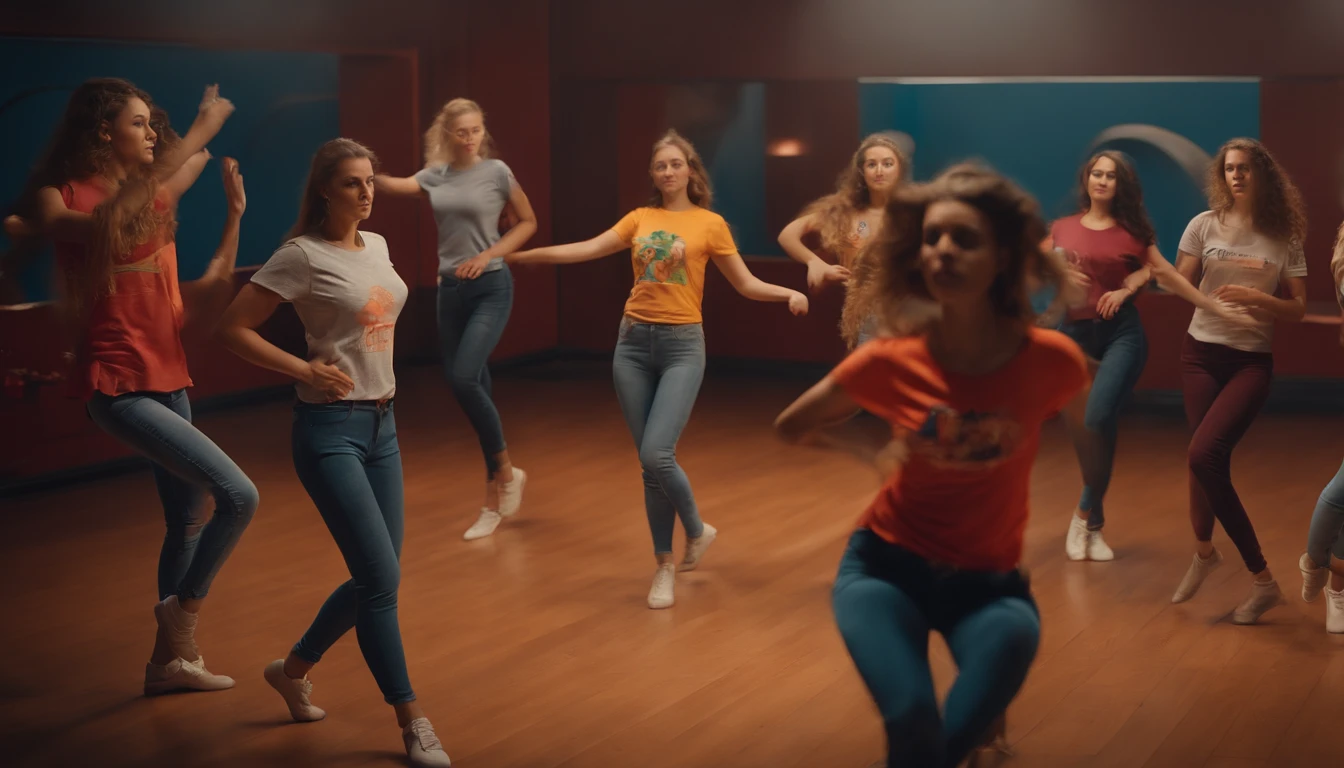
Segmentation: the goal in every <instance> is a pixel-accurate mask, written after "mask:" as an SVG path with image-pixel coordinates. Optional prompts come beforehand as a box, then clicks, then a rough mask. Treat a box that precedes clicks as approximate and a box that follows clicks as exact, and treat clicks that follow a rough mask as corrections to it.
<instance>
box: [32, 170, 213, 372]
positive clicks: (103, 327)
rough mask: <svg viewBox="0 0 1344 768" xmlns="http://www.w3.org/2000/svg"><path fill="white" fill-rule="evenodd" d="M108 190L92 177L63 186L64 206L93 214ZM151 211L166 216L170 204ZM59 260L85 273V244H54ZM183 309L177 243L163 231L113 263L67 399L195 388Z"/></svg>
mask: <svg viewBox="0 0 1344 768" xmlns="http://www.w3.org/2000/svg"><path fill="white" fill-rule="evenodd" d="M110 196H111V191H110V190H109V189H108V188H107V187H106V186H104V185H103V184H101V183H99V182H98V181H96V180H93V179H84V180H79V181H72V182H69V183H68V184H66V185H65V186H64V187H62V188H61V199H62V200H64V201H65V207H66V208H69V209H70V210H72V211H79V212H81V213H93V210H94V209H95V208H96V207H98V206H99V205H101V204H102V203H103V202H104V201H105V200H107V198H108V197H110ZM153 204H154V206H155V207H156V208H158V209H159V210H160V211H161V212H166V211H167V204H166V203H164V202H163V201H162V200H160V199H156V200H154V203H153ZM55 250H56V258H57V260H58V262H59V263H60V265H61V268H62V271H63V272H65V273H67V274H69V273H71V272H72V271H75V270H79V269H83V268H84V260H85V259H86V258H87V249H86V247H85V246H83V245H80V244H76V243H67V242H57V243H56V249H55ZM184 322H185V312H184V308H183V306H182V293H181V290H180V288H179V286H178V281H177V244H176V243H174V242H173V239H172V236H171V234H169V233H167V232H161V233H158V234H156V235H155V236H153V237H151V238H150V239H149V241H148V242H146V243H144V244H142V245H140V246H138V247H136V248H135V249H134V250H133V251H131V252H130V253H128V254H124V255H122V256H119V257H118V258H116V259H115V260H114V261H113V264H112V270H111V275H109V282H108V285H107V291H106V293H105V294H104V295H102V296H100V297H99V298H98V299H97V300H95V301H94V302H93V304H92V305H91V306H90V307H89V312H88V317H87V319H86V325H85V326H84V327H83V328H81V329H80V334H81V335H80V338H79V345H78V347H77V348H76V350H75V361H74V369H73V370H72V371H71V375H70V379H69V389H68V391H69V394H70V395H71V396H73V397H78V398H81V399H87V398H89V397H91V396H92V395H93V394H94V393H95V392H101V393H103V394H104V395H108V396H109V397H115V396H117V395H123V394H126V393H128V392H175V391H177V390H179V389H183V388H185V387H189V386H191V383H192V382H191V376H190V375H188V373H187V354H186V352H185V351H184V350H183V348H182V325H183V323H184Z"/></svg>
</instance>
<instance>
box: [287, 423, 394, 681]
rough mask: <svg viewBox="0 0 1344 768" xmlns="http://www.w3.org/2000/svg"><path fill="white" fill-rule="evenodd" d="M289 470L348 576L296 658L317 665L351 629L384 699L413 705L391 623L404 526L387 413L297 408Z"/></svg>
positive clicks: (296, 648) (301, 642)
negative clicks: (310, 502) (332, 541)
mask: <svg viewBox="0 0 1344 768" xmlns="http://www.w3.org/2000/svg"><path fill="white" fill-rule="evenodd" d="M294 467H295V469H296V470H297V472H298V475H299V480H300V481H301V482H302V483H303V486H304V488H305V489H307V491H308V494H309V496H311V497H312V499H313V503H314V504H315V505H316V506H317V509H318V512H319V513H320V514H321V515H322V520H323V522H325V523H326V525H327V529H328V530H329V531H331V536H332V538H333V539H335V541H336V546H337V547H338V548H340V550H341V557H342V558H344V560H345V564H346V567H347V568H349V570H350V576H351V578H350V580H349V581H347V582H345V583H344V584H342V585H341V586H339V587H337V588H336V591H334V592H332V594H331V596H330V597H329V598H327V601H326V602H325V603H324V604H323V605H322V608H321V610H319V611H318V613H317V617H316V618H315V619H313V623H312V625H311V626H310V627H309V628H308V631H307V632H306V633H304V636H303V638H302V639H300V640H299V642H298V644H296V645H295V646H294V655H296V656H298V657H299V658H301V659H303V660H304V661H307V662H308V663H309V664H316V663H317V662H318V661H320V660H321V659H322V654H323V653H325V652H326V650H327V649H328V648H330V647H331V646H332V645H333V644H334V643H335V642H336V641H337V640H339V639H340V638H341V636H342V635H344V634H345V633H346V632H347V631H349V630H350V628H351V627H354V628H355V632H356V635H357V636H358V639H359V649H360V652H361V653H363V655H364V660H365V662H366V663H367V664H368V665H369V671H370V672H372V673H373V679H374V680H375V681H376V682H377V683H378V688H379V689H380V690H381V691H382V694H383V698H384V700H386V701H387V702H388V703H389V704H394V705H395V704H405V703H407V702H411V701H414V700H415V694H414V693H413V692H412V691H411V683H410V678H409V675H408V674H407V671H406V655H405V652H404V651H403V649H402V645H401V630H400V628H399V626H398V623H397V590H398V587H399V586H400V582H401V567H400V565H399V562H398V561H399V558H400V555H401V542H402V535H403V532H404V521H403V514H402V478H401V452H400V450H399V449H398V447H397V434H396V423H395V420H394V418H393V415H392V412H391V411H388V412H387V413H386V414H383V415H379V414H378V413H377V412H376V411H373V410H370V409H363V408H355V409H353V410H352V409H350V408H349V406H317V407H314V406H300V407H299V408H298V409H296V418H295V424H294Z"/></svg>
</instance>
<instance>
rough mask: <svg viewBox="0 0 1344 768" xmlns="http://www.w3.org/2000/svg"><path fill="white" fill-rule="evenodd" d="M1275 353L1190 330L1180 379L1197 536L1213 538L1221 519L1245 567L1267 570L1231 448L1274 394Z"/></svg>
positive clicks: (1235, 445) (1184, 349)
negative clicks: (1236, 481) (1206, 338)
mask: <svg viewBox="0 0 1344 768" xmlns="http://www.w3.org/2000/svg"><path fill="white" fill-rule="evenodd" d="M1273 376H1274V356H1273V355H1272V354H1270V353H1268V352H1243V351H1241V350H1239V349H1233V348H1232V347H1227V346H1223V345H1222V344H1209V343H1206V342H1203V341H1198V340H1196V339H1195V338H1194V337H1192V336H1190V335H1189V334H1186V337H1185V344H1184V346H1183V347H1182V349H1181V382H1182V385H1183V389H1184V394H1185V418H1186V420H1187V421H1188V422H1189V423H1190V428H1191V429H1192V430H1193V431H1194V434H1193V435H1192V436H1191V438H1190V452H1189V462H1190V525H1191V526H1192V527H1193V528H1194V529H1195V538H1196V539H1199V540H1200V541H1208V540H1209V539H1211V538H1213V521H1214V520H1215V519H1217V520H1218V522H1220V523H1222V525H1223V530H1224V531H1226V532H1227V535H1228V537H1229V538H1231V539H1232V543H1233V544H1235V545H1236V547H1237V551H1238V552H1240V553H1241V559H1242V560H1244V561H1246V568H1247V569H1248V570H1249V571H1250V572H1251V573H1259V572H1260V571H1263V570H1264V569H1265V556H1264V555H1263V554H1261V552H1260V540H1259V539H1257V538H1256V536H1255V527H1254V526H1252V525H1251V518H1250V517H1248V516H1247V515H1246V508H1245V507H1243V506H1242V505H1241V499H1240V498H1238V497H1237V490H1236V489H1235V488H1233V487H1232V471H1231V470H1232V449H1233V448H1236V447H1237V443H1238V442H1240V441H1241V437H1242V435H1245V434H1246V430H1248V429H1250V427H1251V422H1253V421H1255V417H1256V414H1258V413H1260V409H1261V407H1263V406H1264V404H1265V399H1266V398H1267V397H1268V396H1269V382H1270V380H1271V379H1272V378H1273Z"/></svg>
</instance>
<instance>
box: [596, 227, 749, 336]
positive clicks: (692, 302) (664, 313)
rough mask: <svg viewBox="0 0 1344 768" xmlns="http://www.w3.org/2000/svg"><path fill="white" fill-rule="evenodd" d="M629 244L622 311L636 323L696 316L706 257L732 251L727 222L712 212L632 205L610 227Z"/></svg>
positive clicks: (683, 322)
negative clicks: (631, 277) (631, 281)
mask: <svg viewBox="0 0 1344 768" xmlns="http://www.w3.org/2000/svg"><path fill="white" fill-rule="evenodd" d="M612 231H613V232H615V233H616V234H617V235H618V236H619V237H620V238H621V241H622V242H626V243H629V244H630V257H631V260H632V263H633V266H634V274H635V287H634V288H632V289H631V291H630V298H629V299H628V300H626V302H625V314H626V316H627V317H630V318H631V319H633V320H636V321H638V322H641V323H659V324H666V325H686V324H691V323H699V322H701V320H702V316H701V314H700V304H701V301H702V299H703V298H704V293H705V268H706V266H708V264H709V260H710V258H713V257H719V256H731V255H733V254H735V253H737V245H736V244H734V243H733V234H732V232H730V231H729V230H728V222H726V221H724V220H723V217H722V216H720V215H719V214H717V213H714V212H713V211H710V210H706V209H704V208H699V207H696V208H689V209H687V210H684V211H668V210H664V209H662V208H636V209H635V210H633V211H631V212H630V213H627V214H626V215H625V217H624V218H622V219H621V220H620V221H619V222H617V223H616V226H614V227H612Z"/></svg>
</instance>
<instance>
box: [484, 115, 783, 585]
mask: <svg viewBox="0 0 1344 768" xmlns="http://www.w3.org/2000/svg"><path fill="white" fill-rule="evenodd" d="M649 175H650V176H651V177H652V179H653V197H652V199H651V200H650V201H649V204H648V205H646V206H645V207H643V208H636V209H635V210H633V211H631V212H630V213H628V214H626V215H625V217H624V218H622V219H621V220H620V221H619V222H617V223H616V226H614V227H612V228H611V229H609V230H607V231H606V232H603V233H602V234H601V235H598V236H597V237H595V238H593V239H591V240H586V241H584V242H582V243H569V244H566V245H553V246H548V247H545V248H535V249H532V250H528V251H518V252H516V253H513V254H511V255H509V256H506V257H505V260H506V261H508V262H510V263H517V264H574V263H577V262H581V261H591V260H593V259H598V258H601V257H603V256H607V255H609V254H612V253H616V252H617V251H623V250H626V249H629V250H630V254H631V259H632V262H633V265H634V278H635V287H634V288H633V289H632V290H631V291H630V298H629V299H628V300H627V301H626V303H625V316H624V318H622V320H621V329H620V336H619V341H617V343H616V354H615V357H614V359H613V363H612V371H613V377H614V379H615V382H616V397H617V399H618V400H620V403H621V411H622V412H623V413H624V415H625V421H626V424H627V425H628V426H629V427H630V434H631V436H633V437H634V438H635V446H636V447H637V448H638V449H639V463H640V465H641V466H642V467H643V469H644V508H645V512H647V514H648V518H649V529H650V531H651V532H652V534H653V551H654V556H655V557H656V558H657V561H658V570H657V571H656V572H655V574H654V577H653V587H652V588H651V589H650V590H649V607H650V608H668V607H670V606H671V605H672V603H673V601H674V599H673V594H672V588H673V582H674V581H675V578H674V577H675V570H682V571H689V570H692V569H694V568H695V567H696V565H698V564H699V562H700V559H701V558H702V557H703V556H704V554H705V550H707V549H708V548H709V545H710V544H712V543H713V542H714V537H715V535H716V534H717V533H718V532H717V531H716V530H715V529H714V527H713V526H711V525H708V524H706V523H703V522H701V520H700V515H699V513H698V511H697V510H696V505H695V496H694V494H693V493H692V492H691V483H690V481H689V480H688V479H687V478H686V473H685V472H683V471H682V469H681V467H680V466H679V465H678V464H677V456H676V446H677V439H678V438H679V437H680V436H681V430H682V429H683V428H684V427H685V426H686V422H687V421H688V420H689V419H690V417H691V406H692V405H694V404H695V398H696V395H697V394H698V393H699V392H700V382H701V381H702V380H703V378H704V375H705V333H704V329H703V328H702V327H701V324H700V322H701V317H700V302H701V299H702V298H703V297H704V287H705V267H706V266H707V265H708V264H709V262H710V260H711V259H713V261H714V264H715V265H716V266H717V267H718V268H719V271H721V272H723V275H724V277H726V278H728V282H730V283H732V284H733V287H734V288H736V289H737V292H738V293H740V294H742V295H743V296H745V297H747V298H748V299H753V300H755V301H779V302H787V303H788V305H789V311H790V312H792V313H794V314H795V315H802V314H806V313H807V297H806V296H804V295H803V294H801V293H799V292H798V291H794V290H790V289H788V288H782V287H780V286H777V285H770V284H768V283H763V282H761V281H760V280H759V279H758V278H756V277H755V276H754V275H752V274H751V271H750V270H748V269H747V265H746V263H745V262H744V261H743V260H742V257H741V256H740V255H738V252H737V246H736V245H734V244H733V236H732V233H730V232H729V231H728V224H727V222H725V221H724V220H723V217H722V216H720V215H718V214H717V213H714V212H713V211H711V210H710V209H709V206H710V200H711V198H712V192H711V190H710V184H709V174H708V173H706V172H705V166H704V163H703V162H701V160H700V155H699V154H697V153H696V151H695V147H693V146H691V143H690V142H689V141H687V140H686V139H684V138H682V137H681V136H680V135H678V134H677V132H676V131H668V132H667V134H666V135H665V136H663V137H662V138H661V139H659V140H658V141H657V142H656V143H655V144H654V145H653V161H652V163H651V164H650V166H649ZM677 517H680V518H681V525H682V527H683V528H685V529H686V552H685V555H684V556H683V558H682V561H681V565H680V567H679V568H675V569H674V566H673V559H672V530H673V528H674V526H675V521H676V518H677Z"/></svg>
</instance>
